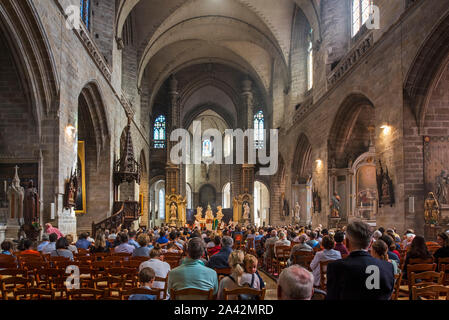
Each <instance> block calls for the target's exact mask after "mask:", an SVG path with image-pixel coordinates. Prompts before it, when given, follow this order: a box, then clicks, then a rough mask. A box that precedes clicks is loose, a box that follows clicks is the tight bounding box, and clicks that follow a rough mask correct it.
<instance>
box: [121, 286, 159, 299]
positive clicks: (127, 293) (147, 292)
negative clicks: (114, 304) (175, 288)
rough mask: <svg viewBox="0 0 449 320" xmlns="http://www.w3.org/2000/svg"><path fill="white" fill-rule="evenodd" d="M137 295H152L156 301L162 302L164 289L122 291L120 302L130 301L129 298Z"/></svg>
mask: <svg viewBox="0 0 449 320" xmlns="http://www.w3.org/2000/svg"><path fill="white" fill-rule="evenodd" d="M136 294H144V295H150V296H155V297H156V300H161V299H162V298H161V297H162V296H164V293H163V290H162V289H152V290H149V289H146V288H132V289H129V290H127V291H122V292H121V294H120V300H129V297H130V296H132V295H136Z"/></svg>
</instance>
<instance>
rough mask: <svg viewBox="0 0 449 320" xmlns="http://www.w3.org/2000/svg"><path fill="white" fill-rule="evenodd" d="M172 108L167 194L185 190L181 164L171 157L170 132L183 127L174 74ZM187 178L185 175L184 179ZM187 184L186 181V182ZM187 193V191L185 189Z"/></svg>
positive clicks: (168, 139) (171, 88)
mask: <svg viewBox="0 0 449 320" xmlns="http://www.w3.org/2000/svg"><path fill="white" fill-rule="evenodd" d="M169 96H170V109H169V116H168V131H167V167H166V179H165V193H166V195H170V194H181V192H182V191H183V190H182V189H184V190H185V187H184V188H181V185H182V184H181V181H180V180H181V179H180V166H179V165H174V164H173V163H172V162H171V159H170V152H171V149H172V147H173V146H174V143H173V142H170V133H171V132H172V131H173V130H176V129H178V128H180V127H181V115H180V110H179V103H178V96H179V92H178V80H176V78H175V76H174V75H172V76H171V77H170V91H169ZM182 180H183V181H184V180H185V177H184V178H183V179H182ZM184 184H185V183H184ZM184 193H185V191H184Z"/></svg>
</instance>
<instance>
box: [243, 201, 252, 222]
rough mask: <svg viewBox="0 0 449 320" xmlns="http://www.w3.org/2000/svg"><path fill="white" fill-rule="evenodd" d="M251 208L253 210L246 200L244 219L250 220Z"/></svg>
mask: <svg viewBox="0 0 449 320" xmlns="http://www.w3.org/2000/svg"><path fill="white" fill-rule="evenodd" d="M250 210H251V208H250V207H249V204H248V202H245V203H244V204H243V219H244V220H249V217H250Z"/></svg>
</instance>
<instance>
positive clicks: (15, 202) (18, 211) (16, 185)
mask: <svg viewBox="0 0 449 320" xmlns="http://www.w3.org/2000/svg"><path fill="white" fill-rule="evenodd" d="M15 169H16V173H15V175H14V179H13V180H12V185H11V186H10V187H9V189H8V199H9V211H10V212H9V217H10V218H11V219H16V218H17V220H18V222H19V226H21V225H22V224H23V199H24V198H25V190H24V188H23V187H22V186H21V185H20V179H19V173H18V170H19V167H18V166H16V167H15Z"/></svg>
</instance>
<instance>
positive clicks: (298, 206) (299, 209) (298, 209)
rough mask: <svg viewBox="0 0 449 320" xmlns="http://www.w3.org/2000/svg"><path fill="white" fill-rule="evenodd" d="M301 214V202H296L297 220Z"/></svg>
mask: <svg viewBox="0 0 449 320" xmlns="http://www.w3.org/2000/svg"><path fill="white" fill-rule="evenodd" d="M300 213H301V206H300V205H299V202H296V204H295V219H299V217H300Z"/></svg>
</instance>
